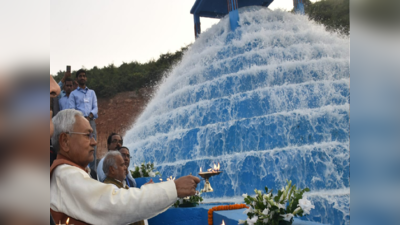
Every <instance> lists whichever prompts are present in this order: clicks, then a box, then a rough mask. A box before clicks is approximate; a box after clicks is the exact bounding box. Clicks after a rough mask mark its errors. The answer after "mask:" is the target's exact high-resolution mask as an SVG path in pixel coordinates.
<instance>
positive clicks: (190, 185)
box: [175, 175, 200, 198]
mask: <svg viewBox="0 0 400 225" xmlns="http://www.w3.org/2000/svg"><path fill="white" fill-rule="evenodd" d="M198 183H200V179H199V178H198V177H195V176H192V175H189V176H184V177H181V178H179V179H176V180H175V186H176V192H177V193H178V197H179V198H184V197H187V196H192V195H195V194H196V187H197V184H198Z"/></svg>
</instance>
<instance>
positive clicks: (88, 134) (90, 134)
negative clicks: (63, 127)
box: [65, 132, 94, 139]
mask: <svg viewBox="0 0 400 225" xmlns="http://www.w3.org/2000/svg"><path fill="white" fill-rule="evenodd" d="M65 133H66V134H82V135H85V136H86V137H88V138H89V139H92V138H94V135H93V132H92V133H81V132H65Z"/></svg>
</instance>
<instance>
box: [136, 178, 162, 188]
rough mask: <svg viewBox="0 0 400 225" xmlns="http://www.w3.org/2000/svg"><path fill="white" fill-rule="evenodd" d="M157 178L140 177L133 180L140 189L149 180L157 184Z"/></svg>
mask: <svg viewBox="0 0 400 225" xmlns="http://www.w3.org/2000/svg"><path fill="white" fill-rule="evenodd" d="M159 179H160V178H159V177H140V178H135V181H136V185H137V188H140V187H141V186H142V185H143V184H145V183H147V182H149V181H150V180H153V182H154V183H159V182H160V180H159Z"/></svg>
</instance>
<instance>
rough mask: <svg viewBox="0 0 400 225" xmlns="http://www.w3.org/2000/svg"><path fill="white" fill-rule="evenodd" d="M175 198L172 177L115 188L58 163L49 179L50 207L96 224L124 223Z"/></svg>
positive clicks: (150, 214) (154, 212)
mask: <svg viewBox="0 0 400 225" xmlns="http://www.w3.org/2000/svg"><path fill="white" fill-rule="evenodd" d="M176 199H177V192H176V187H175V182H174V181H167V182H162V183H156V184H149V185H143V186H142V187H141V188H140V189H138V188H130V189H123V188H121V189H116V188H114V185H112V184H104V183H101V182H99V181H96V180H93V179H92V178H90V176H89V175H88V174H87V173H85V171H83V170H81V169H79V168H77V167H74V166H70V165H60V166H58V167H57V168H56V169H55V170H54V171H53V175H52V177H51V182H50V208H51V209H52V210H54V211H56V212H63V213H65V214H66V215H68V216H71V217H73V218H75V219H78V220H81V221H84V222H87V223H90V224H96V225H102V224H104V225H110V224H113V225H114V224H115V225H125V224H129V223H132V222H136V221H140V220H144V219H149V218H152V217H154V216H156V215H157V214H159V213H161V212H163V211H165V210H166V209H168V207H170V206H171V205H172V204H173V203H174V202H175V201H176Z"/></svg>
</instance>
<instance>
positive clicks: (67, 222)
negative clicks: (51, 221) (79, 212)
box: [65, 217, 69, 225]
mask: <svg viewBox="0 0 400 225" xmlns="http://www.w3.org/2000/svg"><path fill="white" fill-rule="evenodd" d="M65 224H67V225H68V224H69V217H68V219H67V221H66V222H65Z"/></svg>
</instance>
